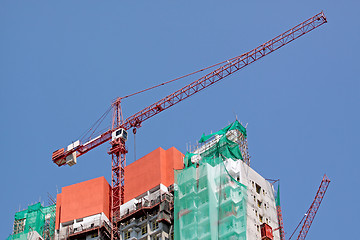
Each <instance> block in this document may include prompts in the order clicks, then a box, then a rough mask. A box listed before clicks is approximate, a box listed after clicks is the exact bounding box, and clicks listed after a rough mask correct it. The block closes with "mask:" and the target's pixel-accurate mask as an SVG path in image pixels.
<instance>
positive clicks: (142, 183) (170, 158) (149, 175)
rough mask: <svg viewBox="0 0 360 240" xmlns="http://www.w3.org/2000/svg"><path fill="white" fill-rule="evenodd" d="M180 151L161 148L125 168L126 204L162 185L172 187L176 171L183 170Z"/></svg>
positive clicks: (182, 156) (182, 155)
mask: <svg viewBox="0 0 360 240" xmlns="http://www.w3.org/2000/svg"><path fill="white" fill-rule="evenodd" d="M183 158H184V154H182V153H181V152H180V151H179V150H177V149H176V148H174V147H172V148H169V149H168V150H164V149H162V148H161V147H159V148H157V149H155V150H154V151H152V152H151V153H149V154H147V155H145V156H144V157H142V158H140V159H138V160H136V161H135V162H133V163H131V164H129V165H128V166H126V167H125V202H127V201H129V200H131V199H133V198H135V197H137V196H139V195H141V194H143V193H144V192H146V191H148V190H150V189H152V188H154V187H156V186H157V185H159V184H160V183H162V184H164V185H165V186H167V187H168V186H170V185H171V184H173V183H174V169H181V168H183Z"/></svg>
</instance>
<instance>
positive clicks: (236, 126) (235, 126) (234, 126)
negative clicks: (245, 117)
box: [199, 120, 247, 143]
mask: <svg viewBox="0 0 360 240" xmlns="http://www.w3.org/2000/svg"><path fill="white" fill-rule="evenodd" d="M235 129H236V130H239V131H240V132H241V133H242V134H243V135H244V137H247V133H246V128H245V127H244V126H243V125H241V123H240V122H239V121H238V120H236V121H235V122H233V123H232V124H229V125H228V126H227V127H225V128H223V129H221V130H220V131H217V132H215V133H212V134H209V135H206V136H205V134H203V135H202V136H201V138H200V140H199V143H203V142H206V141H207V140H209V139H210V138H211V137H212V136H215V135H224V134H225V133H227V132H228V131H230V130H235Z"/></svg>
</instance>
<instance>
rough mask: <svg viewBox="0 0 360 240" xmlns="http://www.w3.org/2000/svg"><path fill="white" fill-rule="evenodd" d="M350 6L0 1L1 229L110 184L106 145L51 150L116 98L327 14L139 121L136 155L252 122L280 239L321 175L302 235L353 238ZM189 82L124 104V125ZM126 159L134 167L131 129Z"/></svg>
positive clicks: (354, 103)
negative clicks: (93, 183) (276, 193)
mask: <svg viewBox="0 0 360 240" xmlns="http://www.w3.org/2000/svg"><path fill="white" fill-rule="evenodd" d="M359 7H360V4H359V3H358V1H347V2H346V4H345V3H343V2H341V1H332V0H331V1H330V0H326V1H325V0H320V1H316V2H314V1H282V0H281V1H275V2H274V1H256V3H252V2H251V1H234V0H228V1H212V0H207V1H202V0H199V1H81V0H78V1H41V0H38V1H30V0H29V1H6V0H5V1H1V3H0V28H1V38H0V109H1V120H0V123H1V125H0V129H1V133H2V134H1V144H0V151H1V154H2V155H1V163H2V167H1V174H0V184H1V185H0V187H1V192H2V194H1V207H0V213H1V216H2V217H1V220H0V238H1V239H5V238H6V237H7V236H8V235H9V234H10V233H11V231H12V223H13V216H14V213H15V212H16V211H18V210H19V208H20V209H24V208H26V207H27V206H28V205H30V204H32V203H35V202H38V201H39V200H40V201H41V202H44V203H45V204H46V203H47V193H50V194H51V195H53V196H55V195H56V193H57V191H59V192H60V191H61V187H64V186H67V185H70V184H73V183H77V182H81V181H84V180H88V179H91V178H94V177H99V176H105V177H106V178H107V179H108V180H109V179H110V178H111V168H110V166H111V163H110V157H109V156H108V155H107V154H106V151H107V149H108V147H109V144H103V146H101V147H99V148H98V149H95V150H93V151H92V152H89V153H87V154H86V155H84V156H82V157H80V158H79V159H78V164H77V165H76V166H74V167H71V168H70V167H67V166H66V167H61V168H58V167H57V166H56V165H55V164H53V163H52V161H51V153H52V152H53V151H54V150H56V149H58V148H61V147H66V146H67V145H68V144H70V143H71V142H72V141H74V140H77V138H78V136H80V135H81V134H82V133H83V132H84V131H85V130H87V129H88V128H89V127H90V126H91V125H92V123H94V122H95V121H96V120H97V119H98V118H99V117H100V116H101V114H102V113H103V112H105V110H106V109H107V108H108V107H109V105H110V104H111V102H112V100H113V99H114V98H116V97H118V96H124V95H127V94H130V93H133V92H136V91H139V90H141V89H144V88H147V87H151V86H153V85H155V84H158V83H161V82H164V81H167V80H170V79H173V78H175V77H179V76H181V75H184V74H187V73H190V72H192V71H195V70H198V69H200V68H204V67H207V66H209V65H212V64H214V63H217V62H220V61H223V60H226V59H228V58H231V57H234V56H238V55H240V54H242V53H244V52H247V51H249V50H251V49H253V48H255V47H257V46H258V45H259V44H262V43H263V42H265V41H267V40H270V39H271V38H273V37H275V36H277V35H278V34H280V33H282V32H284V31H286V30H288V29H289V28H291V27H293V26H295V25H297V24H298V23H300V22H302V21H303V20H306V19H307V18H309V17H311V16H313V15H315V14H317V13H318V12H320V11H321V10H324V12H325V14H326V16H327V18H328V23H327V24H325V25H323V26H321V27H320V28H318V29H316V30H314V31H313V32H311V33H309V34H307V35H305V36H303V37H301V38H300V39H298V40H296V41H294V42H292V43H291V44H289V45H287V46H286V47H284V48H282V49H280V50H278V51H276V52H274V53H272V54H271V55H269V56H267V57H265V58H264V59H262V60H260V61H258V62H256V63H254V64H252V65H250V66H248V67H246V68H245V69H243V70H241V71H240V72H238V73H236V74H234V75H232V76H230V77H228V78H227V79H225V80H223V81H221V82H220V83H218V84H216V85H214V86H212V87H210V88H209V89H207V90H205V91H202V92H200V93H198V94H197V95H194V96H192V97H191V98H189V99H187V100H186V101H184V102H182V103H180V104H178V105H176V106H174V107H172V108H170V109H168V110H166V111H164V112H163V113H161V114H159V115H157V116H155V117H153V118H151V119H149V120H147V121H146V122H144V123H143V127H142V128H140V129H139V130H138V133H137V135H136V156H137V157H141V156H144V155H145V154H147V153H149V152H151V151H152V150H154V149H156V148H157V147H162V148H164V149H167V148H169V147H172V146H175V147H176V148H178V149H179V150H180V151H182V152H185V151H186V146H187V145H188V144H190V143H191V144H195V142H196V141H197V140H199V138H200V136H201V135H202V133H206V134H207V133H209V132H210V131H216V130H219V129H220V128H222V127H224V126H226V125H227V124H228V123H229V122H232V121H234V120H235V116H237V117H238V119H239V120H240V121H241V122H243V123H247V124H248V144H249V151H250V155H251V156H252V167H253V168H254V169H255V170H256V171H258V172H259V173H261V174H262V175H263V176H265V177H267V178H272V179H278V178H280V179H281V203H282V208H283V215H284V225H285V230H286V234H287V236H290V234H291V232H292V230H293V229H294V228H295V227H296V225H297V224H298V222H299V221H300V219H301V218H302V216H303V214H304V213H305V212H306V210H307V209H308V207H309V205H310V204H311V202H312V200H313V198H314V195H315V193H316V191H317V188H318V186H319V184H320V181H321V178H322V175H323V174H324V173H326V174H327V175H328V176H329V178H330V179H331V180H332V182H331V184H330V187H329V189H328V192H327V194H326V197H325V199H324V201H323V203H322V205H321V207H320V210H319V212H318V214H317V216H316V219H315V222H314V223H313V225H312V227H311V229H310V232H309V234H308V238H307V239H350V238H353V236H354V232H355V229H356V227H357V225H356V220H357V217H358V216H357V214H358V213H359V212H360V209H359V205H358V204H357V201H356V199H358V198H359V197H360V194H359V192H358V191H357V190H356V189H357V188H356V187H357V186H358V185H359V183H360V181H359V178H358V171H359V167H360V164H359V161H358V160H359V156H358V153H357V152H358V151H357V149H358V148H356V147H357V146H358V145H359V137H358V136H359V135H360V127H359V122H360V113H359V103H360V97H359V96H360V84H359V60H358V56H359V53H360V50H359V47H358V44H359V42H360V21H359V19H358V9H359ZM193 80H195V79H194V78H190V79H184V80H182V81H178V82H176V83H173V84H171V85H169V86H168V87H162V88H159V89H156V90H154V91H150V92H147V93H145V94H142V95H139V96H137V97H133V98H129V99H126V100H124V101H123V104H122V107H123V112H124V115H125V117H127V116H130V115H131V114H132V113H135V112H137V111H138V110H141V109H142V108H144V107H146V106H147V105H150V104H151V103H153V102H154V101H156V100H158V99H160V98H161V97H163V96H165V95H167V94H169V93H171V92H173V91H175V90H177V89H179V88H181V87H182V86H183V85H185V84H186V83H189V82H191V81H193ZM128 149H129V154H128V155H127V159H128V163H131V162H132V161H134V140H133V135H132V133H131V134H130V136H129V141H128Z"/></svg>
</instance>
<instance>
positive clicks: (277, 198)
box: [275, 182, 280, 206]
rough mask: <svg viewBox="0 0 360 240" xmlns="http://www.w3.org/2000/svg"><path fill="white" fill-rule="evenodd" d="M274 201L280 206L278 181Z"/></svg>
mask: <svg viewBox="0 0 360 240" xmlns="http://www.w3.org/2000/svg"><path fill="white" fill-rule="evenodd" d="M275 203H276V206H280V182H279V183H278V190H277V192H276V199H275Z"/></svg>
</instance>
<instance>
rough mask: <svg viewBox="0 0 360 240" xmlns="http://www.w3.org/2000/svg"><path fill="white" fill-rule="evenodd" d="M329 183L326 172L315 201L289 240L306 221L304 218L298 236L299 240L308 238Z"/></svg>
mask: <svg viewBox="0 0 360 240" xmlns="http://www.w3.org/2000/svg"><path fill="white" fill-rule="evenodd" d="M329 184H330V179H329V178H328V177H327V176H326V174H325V175H324V177H323V179H322V181H321V183H320V186H319V189H318V191H317V192H316V195H315V198H314V201H313V202H312V203H311V205H310V207H309V209H308V210H307V212H306V213H305V215H304V217H303V218H302V219H301V221H300V223H299V224H298V226H297V227H296V228H295V230H294V232H293V233H292V234H291V236H290V238H289V240H290V239H291V238H292V236H293V235H294V234H295V232H296V230H297V229H298V228H299V226H300V225H301V223H302V222H303V221H304V219H305V221H304V223H303V224H302V227H301V230H300V232H299V235H298V237H297V240H304V239H305V238H306V235H307V234H308V232H309V230H310V227H311V224H312V222H313V221H314V218H315V215H316V213H317V211H318V210H319V207H320V204H321V202H322V200H323V199H324V196H325V193H326V190H327V188H328V186H329Z"/></svg>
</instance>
